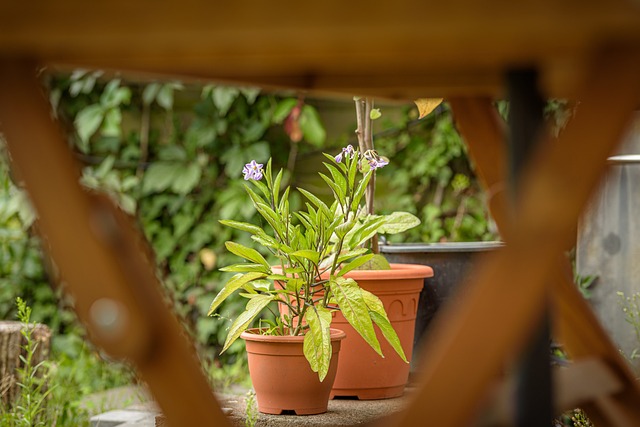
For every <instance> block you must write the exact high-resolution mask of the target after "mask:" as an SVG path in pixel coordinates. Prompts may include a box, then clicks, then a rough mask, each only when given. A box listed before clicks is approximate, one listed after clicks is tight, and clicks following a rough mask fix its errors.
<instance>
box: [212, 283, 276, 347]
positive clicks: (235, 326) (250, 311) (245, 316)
mask: <svg viewBox="0 0 640 427" xmlns="http://www.w3.org/2000/svg"><path fill="white" fill-rule="evenodd" d="M275 299H276V296H274V295H269V294H256V295H252V296H251V299H250V300H249V302H248V303H247V307H246V310H245V311H244V312H243V313H242V314H240V316H238V318H237V319H236V320H235V321H234V322H233V323H232V324H231V327H230V328H229V333H228V334H227V339H226V340H225V342H224V347H223V348H222V351H221V352H220V353H224V352H225V351H226V350H227V349H228V348H229V346H230V345H231V344H233V343H234V342H235V340H237V339H238V337H239V336H240V334H242V332H244V331H245V330H247V328H248V327H249V326H250V325H251V323H252V322H253V320H254V319H255V318H256V316H257V315H258V314H260V312H261V311H262V310H264V308H265V307H266V306H267V305H269V303H270V302H271V301H273V300H275Z"/></svg>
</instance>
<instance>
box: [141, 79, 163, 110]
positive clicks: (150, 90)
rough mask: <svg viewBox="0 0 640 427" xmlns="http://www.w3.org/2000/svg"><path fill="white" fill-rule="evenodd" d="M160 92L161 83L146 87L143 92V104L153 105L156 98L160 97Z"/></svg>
mask: <svg viewBox="0 0 640 427" xmlns="http://www.w3.org/2000/svg"><path fill="white" fill-rule="evenodd" d="M159 90H160V83H150V84H148V85H147V86H145V88H144V90H143V91H142V103H143V104H144V105H151V103H152V102H153V100H154V99H156V96H158V91H159Z"/></svg>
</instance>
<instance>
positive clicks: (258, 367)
mask: <svg viewBox="0 0 640 427" xmlns="http://www.w3.org/2000/svg"><path fill="white" fill-rule="evenodd" d="M345 336H346V335H345V333H344V332H343V331H340V330H338V329H333V328H332V329H331V347H332V355H331V363H330V365H329V372H328V374H327V376H326V377H325V379H324V381H322V382H320V380H319V379H318V374H317V373H315V372H313V371H312V370H311V367H310V366H309V362H308V361H307V359H306V358H305V357H304V353H303V351H302V343H303V340H304V337H303V336H296V337H293V336H274V335H261V334H260V333H259V329H257V328H256V329H249V330H247V331H245V332H243V333H242V335H240V337H241V338H242V339H244V340H245V341H246V345H247V355H248V359H249V374H250V376H251V382H252V383H253V388H254V389H255V391H256V400H257V401H258V410H259V411H260V412H262V413H265V414H276V415H279V414H282V413H287V412H289V413H290V412H294V413H296V414H298V415H311V414H321V413H324V412H327V405H328V401H329V395H330V393H331V386H332V385H333V381H334V378H335V376H336V371H337V367H338V352H339V351H340V345H341V341H342V340H343V339H344V338H345Z"/></svg>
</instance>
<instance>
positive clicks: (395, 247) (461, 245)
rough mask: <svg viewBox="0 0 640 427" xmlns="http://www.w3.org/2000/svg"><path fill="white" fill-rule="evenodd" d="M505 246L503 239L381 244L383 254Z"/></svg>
mask: <svg viewBox="0 0 640 427" xmlns="http://www.w3.org/2000/svg"><path fill="white" fill-rule="evenodd" d="M504 246H505V244H504V242H501V241H495V240H491V241H481V242H480V241H478V242H440V243H394V244H385V245H380V253H382V254H398V253H427V254H429V253H442V252H486V251H491V250H495V249H500V248H503V247H504Z"/></svg>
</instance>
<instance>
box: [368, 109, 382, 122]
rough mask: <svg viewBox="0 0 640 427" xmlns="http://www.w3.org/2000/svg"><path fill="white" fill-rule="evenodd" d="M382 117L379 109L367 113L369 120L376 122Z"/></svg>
mask: <svg viewBox="0 0 640 427" xmlns="http://www.w3.org/2000/svg"><path fill="white" fill-rule="evenodd" d="M381 116H382V113H381V112H380V109H379V108H373V109H372V110H371V111H370V112H369V118H370V119H371V120H376V119H379V118H380V117H381Z"/></svg>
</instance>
